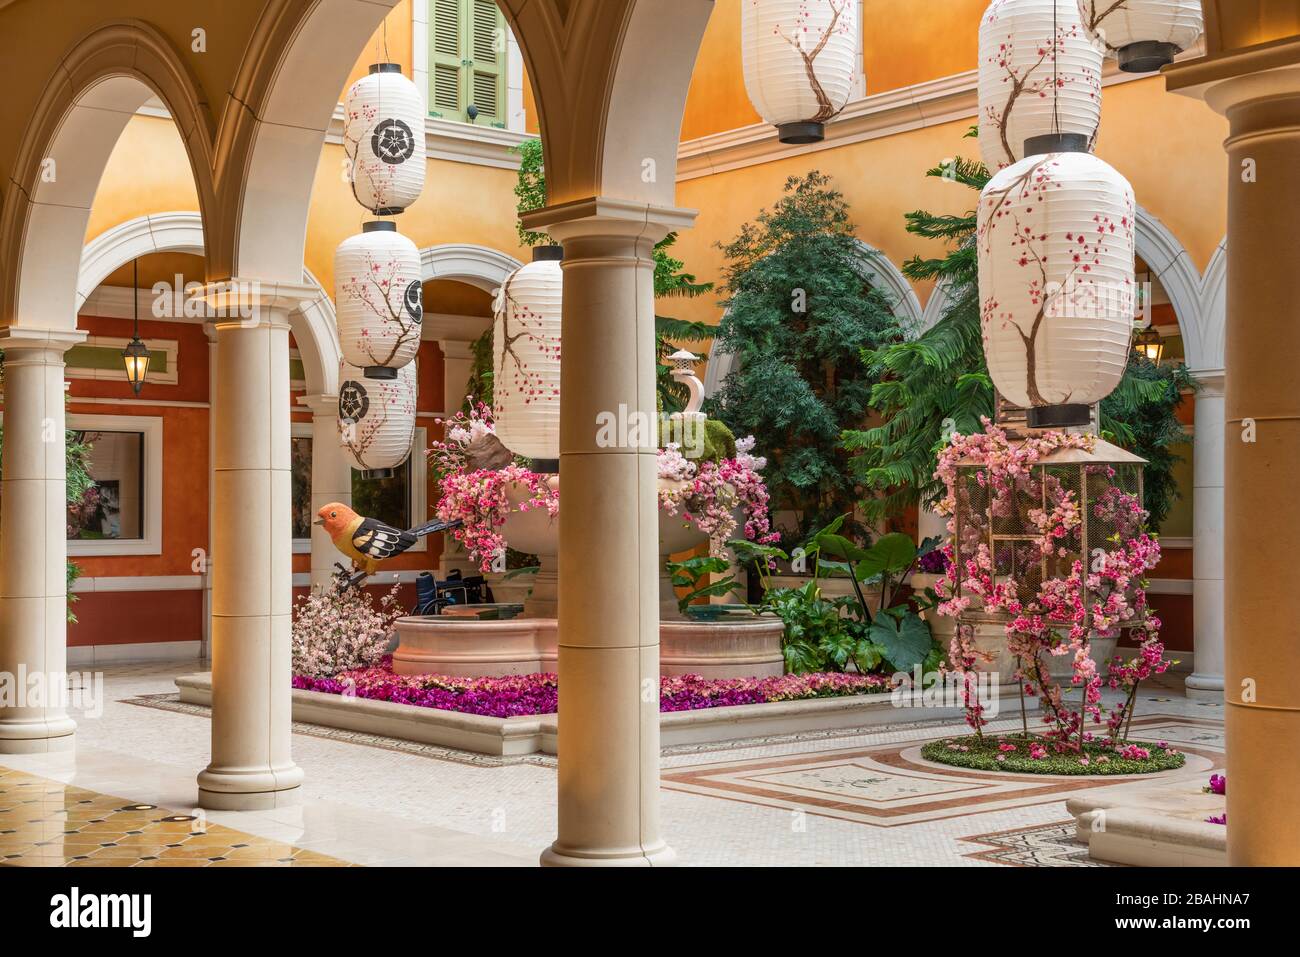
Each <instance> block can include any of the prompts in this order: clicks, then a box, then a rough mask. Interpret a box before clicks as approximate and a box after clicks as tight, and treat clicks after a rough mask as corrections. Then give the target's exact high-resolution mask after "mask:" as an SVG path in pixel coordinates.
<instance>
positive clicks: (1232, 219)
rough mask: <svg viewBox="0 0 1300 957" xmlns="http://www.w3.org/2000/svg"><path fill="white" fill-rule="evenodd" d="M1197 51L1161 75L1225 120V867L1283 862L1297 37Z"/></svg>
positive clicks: (1299, 667) (1292, 657) (1287, 815)
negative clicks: (1197, 56)
mask: <svg viewBox="0 0 1300 957" xmlns="http://www.w3.org/2000/svg"><path fill="white" fill-rule="evenodd" d="M1211 53H1212V54H1216V53H1217V55H1212V56H1210V57H1208V58H1206V59H1204V60H1194V61H1190V62H1189V63H1187V64H1185V65H1183V66H1181V67H1176V68H1174V69H1173V70H1171V71H1169V72H1168V73H1167V77H1168V82H1169V86H1170V88H1171V89H1178V90H1182V91H1184V92H1187V93H1190V94H1192V95H1195V96H1203V97H1204V99H1205V100H1206V102H1208V103H1209V104H1210V106H1211V107H1213V108H1214V109H1215V110H1216V111H1218V112H1219V113H1222V114H1224V115H1225V116H1226V117H1227V118H1228V121H1229V126H1230V132H1229V136H1228V139H1227V140H1226V142H1225V148H1226V149H1227V151H1228V184H1229V185H1228V289H1227V306H1228V325H1227V338H1226V349H1227V357H1228V368H1227V377H1226V378H1227V390H1226V399H1225V403H1224V406H1225V408H1224V417H1225V420H1226V433H1225V450H1226V454H1225V469H1224V622H1225V628H1224V638H1225V652H1226V655H1225V659H1226V660H1225V671H1224V696H1225V701H1226V704H1227V708H1226V720H1227V745H1226V746H1227V764H1228V778H1229V780H1230V781H1231V782H1232V786H1231V787H1230V788H1229V789H1228V822H1229V823H1228V862H1229V864H1231V865H1234V866H1258V865H1272V866H1285V865H1291V866H1295V865H1300V814H1297V813H1296V811H1295V801H1296V794H1298V793H1300V761H1296V760H1295V759H1294V742H1296V741H1300V640H1298V635H1300V632H1298V631H1297V624H1296V609H1295V594H1296V592H1297V590H1298V588H1300V566H1298V565H1297V564H1296V543H1297V542H1300V507H1298V506H1297V500H1296V484H1297V478H1298V477H1300V392H1297V391H1296V389H1295V369H1296V366H1297V364H1300V306H1298V305H1297V301H1298V300H1297V293H1300V285H1298V284H1297V278H1296V275H1297V273H1296V269H1295V264H1296V263H1300V217H1298V216H1297V215H1296V210H1297V209H1300V177H1297V176H1296V171H1297V170H1300V39H1298V40H1296V41H1293V42H1291V43H1289V44H1278V45H1274V46H1272V47H1270V48H1269V49H1267V50H1262V51H1261V50H1260V49H1259V48H1256V49H1254V50H1248V51H1240V52H1237V51H1228V52H1221V53H1220V52H1218V51H1216V50H1214V49H1213V48H1212V49H1211ZM1198 432H1199V425H1198ZM1198 587H1199V585H1198ZM1199 666H1200V663H1199V662H1198V667H1199Z"/></svg>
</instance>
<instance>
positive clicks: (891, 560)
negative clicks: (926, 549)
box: [857, 532, 916, 581]
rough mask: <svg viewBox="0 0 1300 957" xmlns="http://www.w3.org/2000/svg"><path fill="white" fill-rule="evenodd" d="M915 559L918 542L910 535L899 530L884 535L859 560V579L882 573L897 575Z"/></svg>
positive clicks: (873, 576)
mask: <svg viewBox="0 0 1300 957" xmlns="http://www.w3.org/2000/svg"><path fill="white" fill-rule="evenodd" d="M914 561H916V543H915V542H913V541H912V539H911V538H910V537H909V536H907V535H903V534H901V533H899V532H894V533H893V534H890V535H882V536H881V537H880V538H878V539H877V540H876V544H874V545H872V546H871V547H870V548H869V549H867V551H866V554H865V555H864V556H863V558H862V560H861V561H860V562H858V566H857V576H858V580H859V581H866V580H867V579H869V578H875V577H876V576H877V575H881V574H889V575H896V574H898V573H899V572H901V571H906V570H907V569H908V568H910V567H911V565H912V562H914Z"/></svg>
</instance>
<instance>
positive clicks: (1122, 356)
mask: <svg viewBox="0 0 1300 957" xmlns="http://www.w3.org/2000/svg"><path fill="white" fill-rule="evenodd" d="M1134 210H1135V204H1134V196H1133V188H1132V187H1131V186H1130V185H1129V184H1128V181H1127V180H1125V179H1124V177H1123V176H1121V175H1120V174H1119V173H1118V172H1116V171H1115V170H1114V169H1112V168H1111V167H1110V166H1109V165H1107V164H1106V163H1105V162H1103V161H1102V160H1100V159H1098V158H1097V157H1095V156H1093V155H1092V154H1091V153H1051V154H1043V155H1038V156H1030V157H1026V158H1025V159H1023V160H1021V161H1020V162H1018V163H1016V164H1014V165H1013V166H1009V167H1007V168H1006V169H1004V170H1002V171H1001V172H999V173H998V174H997V175H995V176H994V177H993V178H992V179H991V180H990V181H989V184H988V186H986V187H985V189H984V192H983V194H982V195H981V197H980V208H979V217H978V227H977V233H976V241H977V246H978V256H979V295H980V306H981V324H982V328H983V337H984V355H985V358H986V359H987V361H988V368H989V374H990V375H991V376H992V378H993V384H994V385H995V386H996V387H997V390H998V392H1000V393H1001V394H1002V395H1003V396H1005V397H1006V398H1007V400H1009V401H1010V402H1012V403H1013V404H1016V405H1019V406H1023V407H1025V408H1026V409H1028V410H1029V413H1030V424H1031V425H1035V424H1039V425H1042V424H1057V425H1077V424H1083V423H1085V422H1086V421H1087V418H1088V406H1090V405H1092V404H1093V403H1095V402H1100V401H1101V400H1102V399H1104V398H1105V397H1106V396H1107V395H1109V394H1110V393H1111V391H1112V390H1114V388H1115V386H1116V385H1118V384H1119V381H1120V379H1121V377H1122V376H1123V375H1124V369H1125V367H1126V366H1127V364H1128V354H1129V345H1130V341H1131V336H1132V328H1133V309H1134V302H1135V277H1134V221H1135V220H1134ZM1080 419H1082V421H1079V420H1080Z"/></svg>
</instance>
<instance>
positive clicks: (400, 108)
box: [343, 63, 426, 216]
mask: <svg viewBox="0 0 1300 957" xmlns="http://www.w3.org/2000/svg"><path fill="white" fill-rule="evenodd" d="M343 115H344V122H343V146H344V149H345V150H346V151H347V154H348V156H349V157H350V158H351V159H352V195H353V196H355V197H356V200H357V202H358V203H360V204H361V205H362V206H364V207H365V208H366V209H368V210H370V211H371V212H373V213H375V215H377V216H391V215H394V214H396V213H400V212H402V210H404V209H406V208H407V207H408V206H410V205H411V204H413V203H414V202H415V201H416V200H417V199H419V198H420V192H421V191H422V190H423V189H424V174H425V143H424V118H425V115H426V111H425V106H424V98H423V97H422V96H421V95H420V90H419V88H418V87H417V86H416V85H415V84H414V83H412V82H411V81H410V80H408V79H407V78H406V77H405V76H404V75H403V73H402V68H401V67H400V66H398V65H397V64H396V63H376V64H374V65H372V66H371V67H370V72H369V73H368V74H367V75H366V76H363V77H362V78H361V79H359V80H357V82H356V83H353V84H352V86H351V88H349V90H348V92H347V97H346V98H345V100H344V104H343Z"/></svg>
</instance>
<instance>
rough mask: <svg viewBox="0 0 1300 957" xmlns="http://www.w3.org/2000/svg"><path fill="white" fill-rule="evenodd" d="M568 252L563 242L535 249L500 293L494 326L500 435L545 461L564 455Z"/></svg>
mask: <svg viewBox="0 0 1300 957" xmlns="http://www.w3.org/2000/svg"><path fill="white" fill-rule="evenodd" d="M562 255H563V253H562V250H561V249H560V247H559V246H539V247H537V248H536V249H534V250H533V261H532V262H530V263H528V264H527V265H525V266H521V267H520V268H519V269H517V270H515V271H514V273H512V274H511V275H510V277H509V278H508V279H507V280H506V281H505V283H504V284H503V285H502V287H501V289H500V290H499V292H498V293H497V302H496V321H495V324H494V325H493V327H492V395H493V412H494V415H495V418H496V429H497V438H499V439H500V440H501V443H502V444H503V445H504V446H505V447H506V448H508V449H509V450H510V451H511V452H514V453H515V454H516V455H524V456H527V457H528V458H531V459H536V460H541V461H542V462H545V463H553V462H554V461H555V460H557V459H559V457H560V312H561V305H562V302H563V298H564V272H563V270H562V269H561V267H560V259H561V257H562ZM548 467H549V466H548Z"/></svg>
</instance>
